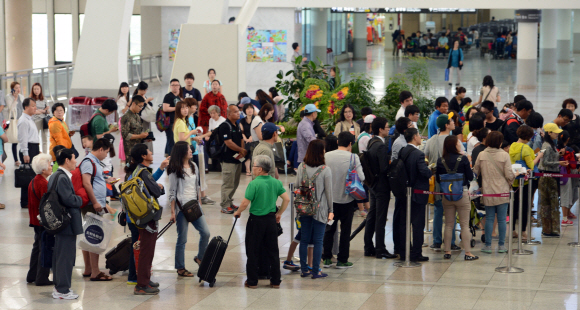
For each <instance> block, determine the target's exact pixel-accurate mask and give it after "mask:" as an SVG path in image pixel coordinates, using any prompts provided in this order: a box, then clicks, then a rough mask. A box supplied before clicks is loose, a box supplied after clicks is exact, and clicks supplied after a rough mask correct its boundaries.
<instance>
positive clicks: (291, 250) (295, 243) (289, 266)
mask: <svg viewBox="0 0 580 310" xmlns="http://www.w3.org/2000/svg"><path fill="white" fill-rule="evenodd" d="M294 221H295V222H296V229H298V233H297V234H296V236H295V237H294V240H292V242H291V243H290V248H289V249H288V256H287V257H286V260H285V261H284V266H282V268H284V269H287V270H290V271H298V270H300V265H296V264H294V262H293V261H292V257H293V256H294V252H295V251H296V247H297V246H298V245H299V244H300V239H301V237H302V234H301V233H300V226H301V225H300V221H299V220H298V217H297V218H296V219H294ZM311 241H312V240H311ZM313 251H314V244H313V243H308V269H310V272H312V255H313Z"/></svg>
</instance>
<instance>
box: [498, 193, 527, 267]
mask: <svg viewBox="0 0 580 310" xmlns="http://www.w3.org/2000/svg"><path fill="white" fill-rule="evenodd" d="M509 208H510V211H509V216H510V221H513V218H514V191H513V190H511V191H510V206H509ZM510 225H511V223H510ZM508 239H511V238H508ZM512 244H513V242H511V240H510V241H509V242H508V261H507V266H505V267H497V268H495V271H497V272H501V273H522V272H524V269H522V268H518V267H513V266H512Z"/></svg>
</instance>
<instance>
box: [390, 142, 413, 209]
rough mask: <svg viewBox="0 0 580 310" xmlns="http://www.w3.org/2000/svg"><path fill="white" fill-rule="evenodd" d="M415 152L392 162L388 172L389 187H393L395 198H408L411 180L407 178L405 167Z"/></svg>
mask: <svg viewBox="0 0 580 310" xmlns="http://www.w3.org/2000/svg"><path fill="white" fill-rule="evenodd" d="M414 151H415V148H413V150H411V151H410V152H409V153H407V154H406V155H405V156H404V157H401V155H400V153H399V157H398V158H397V159H395V160H393V161H392V162H391V165H390V166H389V170H388V171H387V178H388V180H389V185H390V186H391V191H392V192H393V195H395V198H405V196H407V186H408V183H409V178H408V177H407V168H406V167H405V161H406V160H407V158H408V157H409V155H411V153H413V152H414Z"/></svg>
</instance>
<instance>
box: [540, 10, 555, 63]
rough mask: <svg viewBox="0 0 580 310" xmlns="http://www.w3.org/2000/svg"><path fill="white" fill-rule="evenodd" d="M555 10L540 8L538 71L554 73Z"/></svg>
mask: <svg viewBox="0 0 580 310" xmlns="http://www.w3.org/2000/svg"><path fill="white" fill-rule="evenodd" d="M556 24H557V14H556V10H542V22H541V23H540V73H541V74H556V66H557V64H558V62H557V59H558V56H557V49H556V41H557V39H556V38H557V37H556Z"/></svg>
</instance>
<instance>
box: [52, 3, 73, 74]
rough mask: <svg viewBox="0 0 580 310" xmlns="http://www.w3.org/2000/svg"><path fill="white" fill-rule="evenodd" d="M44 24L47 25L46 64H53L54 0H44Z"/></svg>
mask: <svg viewBox="0 0 580 310" xmlns="http://www.w3.org/2000/svg"><path fill="white" fill-rule="evenodd" d="M46 26H47V27H48V28H47V33H48V65H49V66H54V61H55V55H54V0H46ZM73 55H74V54H73Z"/></svg>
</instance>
